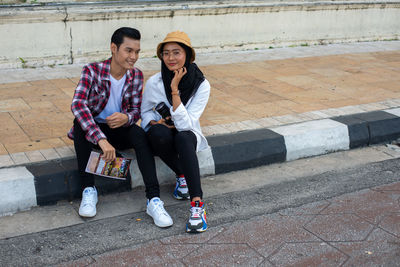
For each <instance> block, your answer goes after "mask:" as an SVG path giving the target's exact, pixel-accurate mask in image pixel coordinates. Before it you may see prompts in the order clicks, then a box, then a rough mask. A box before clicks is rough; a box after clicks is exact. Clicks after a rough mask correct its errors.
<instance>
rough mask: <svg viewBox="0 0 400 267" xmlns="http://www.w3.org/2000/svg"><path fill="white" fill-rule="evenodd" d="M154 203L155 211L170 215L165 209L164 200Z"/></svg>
mask: <svg viewBox="0 0 400 267" xmlns="http://www.w3.org/2000/svg"><path fill="white" fill-rule="evenodd" d="M153 204H154V211H155V212H157V213H158V214H159V215H160V214H165V215H168V213H167V211H166V210H165V209H164V202H163V201H161V200H160V201H158V202H155V203H153Z"/></svg>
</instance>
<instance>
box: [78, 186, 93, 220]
mask: <svg viewBox="0 0 400 267" xmlns="http://www.w3.org/2000/svg"><path fill="white" fill-rule="evenodd" d="M96 204H97V190H96V187H94V186H93V187H86V188H85V189H84V190H83V192H82V201H81V205H80V206H79V215H80V216H82V217H94V216H96Z"/></svg>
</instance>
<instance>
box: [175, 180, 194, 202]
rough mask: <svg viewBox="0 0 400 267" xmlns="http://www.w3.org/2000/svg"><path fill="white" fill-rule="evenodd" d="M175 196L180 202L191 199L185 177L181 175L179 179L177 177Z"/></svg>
mask: <svg viewBox="0 0 400 267" xmlns="http://www.w3.org/2000/svg"><path fill="white" fill-rule="evenodd" d="M173 195H174V197H175V198H176V199H179V200H181V199H189V198H190V196H189V189H188V187H187V184H186V179H185V176H183V175H181V176H179V177H176V186H175V190H174V193H173Z"/></svg>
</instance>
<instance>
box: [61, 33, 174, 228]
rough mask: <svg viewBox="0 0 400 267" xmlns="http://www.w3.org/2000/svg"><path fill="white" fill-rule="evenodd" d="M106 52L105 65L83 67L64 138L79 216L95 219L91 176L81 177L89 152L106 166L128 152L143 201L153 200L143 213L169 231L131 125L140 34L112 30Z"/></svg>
mask: <svg viewBox="0 0 400 267" xmlns="http://www.w3.org/2000/svg"><path fill="white" fill-rule="evenodd" d="M110 49H111V54H112V57H111V58H110V59H107V60H105V61H103V62H96V63H90V64H88V65H86V66H84V67H83V70H82V75H81V78H80V81H79V83H78V86H77V88H76V89H75V94H74V97H73V100H72V104H71V110H72V112H73V114H74V116H75V120H74V126H73V127H72V129H71V130H70V132H69V133H68V136H69V137H70V138H71V139H73V140H74V146H75V151H76V157H77V161H78V169H79V175H80V178H81V183H82V189H83V193H82V201H81V205H80V208H79V215H80V216H82V217H93V216H95V215H96V204H97V191H96V188H95V187H94V176H93V175H92V174H89V173H86V172H85V168H86V164H87V161H88V159H89V156H90V152H91V151H92V149H93V148H100V149H101V150H102V157H103V158H104V160H106V161H112V160H114V159H115V150H116V149H127V148H134V149H135V152H136V157H137V162H138V165H139V169H140V172H141V173H142V176H143V180H144V184H145V186H146V195H147V196H156V197H155V198H154V199H152V200H153V201H152V202H151V203H149V204H148V206H147V212H148V213H149V214H150V215H151V216H152V217H153V219H154V221H155V223H156V224H157V225H158V226H161V227H167V226H171V225H172V223H173V222H172V219H171V217H170V216H169V215H168V213H167V212H166V211H165V209H164V206H163V202H162V201H161V200H160V199H159V194H160V192H159V186H158V180H157V176H156V170H155V163H154V157H153V154H152V151H151V149H150V147H149V145H148V143H147V139H146V135H145V132H144V131H143V130H142V128H140V127H139V126H137V125H136V122H137V121H138V120H139V118H140V106H141V102H142V89H143V74H142V72H141V71H140V70H139V69H137V68H135V67H134V64H135V62H136V61H137V59H138V58H139V52H140V32H139V31H138V30H136V29H133V28H128V27H123V28H120V29H118V30H116V31H115V32H114V34H113V35H112V37H111V46H110ZM157 197H158V198H157Z"/></svg>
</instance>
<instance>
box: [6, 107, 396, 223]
mask: <svg viewBox="0 0 400 267" xmlns="http://www.w3.org/2000/svg"><path fill="white" fill-rule="evenodd" d="M397 138H400V108H395V109H387V110H384V111H372V112H366V113H358V114H352V115H346V116H338V117H333V118H330V119H321V120H313V121H307V122H300V123H295V124H289V125H284V126H278V127H272V128H265V129H258V130H248V131H242V132H237V133H232V134H224V135H215V136H209V137H207V139H208V142H209V145H210V148H209V149H208V150H205V151H201V152H199V153H198V159H199V165H200V173H201V176H202V177H204V176H207V175H214V174H221V173H226V172H231V171H238V170H243V169H247V168H253V167H257V166H261V165H268V164H272V163H279V162H285V161H291V160H295V159H299V158H305V157H311V156H317V155H322V154H326V153H330V152H334V151H340V150H349V149H352V148H357V147H362V146H368V145H373V144H379V143H384V142H390V141H393V140H396V139H397ZM121 154H122V155H123V156H125V157H131V158H133V159H135V158H136V157H135V155H134V151H133V150H128V151H123V152H121ZM156 166H157V175H158V178H159V182H160V184H165V183H172V182H173V181H174V179H172V178H174V177H175V176H174V174H173V173H172V171H171V170H169V169H168V167H166V166H165V164H164V163H162V162H161V161H160V160H159V158H157V157H156ZM130 171H131V173H132V174H133V178H132V179H130V180H129V179H128V180H127V181H118V180H111V179H107V178H102V177H98V178H96V187H97V188H98V190H99V192H100V193H109V192H120V191H126V190H130V189H131V188H134V187H138V186H143V181H142V177H141V175H140V172H139V168H138V166H137V164H136V161H134V164H132V166H131V169H130ZM78 181H79V180H78V171H77V166H76V160H75V159H65V160H63V159H61V160H55V161H51V162H45V163H40V164H34V165H29V166H25V167H13V168H5V169H0V197H1V199H2V201H1V203H0V216H1V215H5V214H9V213H14V212H17V211H21V210H26V209H29V208H30V207H33V206H36V205H46V204H53V203H56V202H57V201H59V200H72V199H74V198H78V197H80V194H81V192H80V186H79V182H78Z"/></svg>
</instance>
